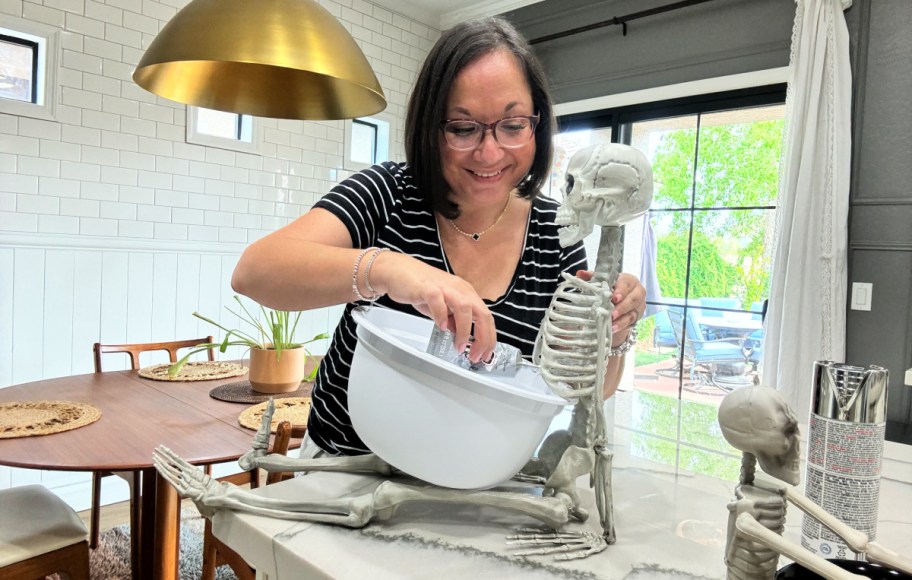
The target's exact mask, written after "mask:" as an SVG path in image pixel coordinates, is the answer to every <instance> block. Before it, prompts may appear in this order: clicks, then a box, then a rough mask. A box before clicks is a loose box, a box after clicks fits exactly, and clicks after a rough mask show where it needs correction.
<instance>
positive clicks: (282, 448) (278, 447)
mask: <svg viewBox="0 0 912 580" xmlns="http://www.w3.org/2000/svg"><path fill="white" fill-rule="evenodd" d="M306 432H307V427H306V426H305V425H292V424H291V423H290V422H288V421H282V422H281V423H279V425H278V427H276V434H275V439H274V440H273V443H272V453H281V454H282V455H287V454H288V446H289V444H290V443H291V440H292V439H293V438H294V439H300V438H301V437H303V436H304V434H305V433H306ZM292 477H294V474H293V473H288V472H287V471H274V472H272V473H270V474H269V475H268V476H267V477H266V485H269V484H270V483H277V482H279V481H285V480H286V479H291V478H292Z"/></svg>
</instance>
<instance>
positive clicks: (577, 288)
mask: <svg viewBox="0 0 912 580" xmlns="http://www.w3.org/2000/svg"><path fill="white" fill-rule="evenodd" d="M650 203H652V168H651V167H650V165H649V161H648V160H647V159H646V157H645V156H644V155H643V154H642V153H640V152H639V151H638V150H636V149H634V148H632V147H629V146H627V145H620V144H616V143H602V144H596V145H590V146H588V147H585V148H583V149H581V150H580V151H578V152H577V153H575V154H574V155H573V157H572V158H571V159H570V163H569V165H568V166H567V176H566V182H565V184H564V203H563V205H561V209H560V211H559V213H558V216H557V223H558V224H560V225H561V226H562V228H561V230H560V232H559V235H560V244H561V245H562V246H564V247H567V246H570V245H573V244H575V243H577V242H579V241H581V240H582V239H583V238H585V237H586V236H588V235H589V234H590V233H591V232H592V231H593V229H594V228H595V226H599V227H600V228H601V231H600V236H599V248H598V254H597V256H596V262H595V269H594V272H593V276H592V279H591V280H590V281H586V280H583V279H581V278H579V277H577V276H573V275H570V274H566V273H565V274H564V275H563V276H564V282H562V283H561V285H560V286H558V289H557V292H556V293H555V294H554V297H553V298H552V300H551V306H550V307H549V308H548V313H547V314H546V315H545V320H544V322H543V323H542V326H541V328H540V329H539V333H538V338H537V340H536V344H535V353H534V355H533V360H534V362H535V363H537V364H539V365H540V366H541V369H542V377H543V378H544V379H545V381H546V382H547V383H548V385H549V386H550V387H551V390H552V391H554V392H555V393H557V394H558V395H560V396H562V397H564V398H567V399H571V400H576V401H577V403H576V406H575V407H574V409H573V417H572V419H571V422H570V427H569V429H568V430H566V431H558V432H556V433H552V434H551V435H549V437H548V438H547V439H546V440H545V442H544V444H543V445H542V448H541V451H540V452H539V457H537V458H534V459H532V460H531V461H530V462H529V463H528V464H527V465H526V467H525V468H524V469H523V473H524V474H528V475H539V476H543V477H547V480H546V481H545V489H544V493H545V494H548V493H550V492H551V490H552V489H553V488H554V486H555V483H556V481H555V478H554V476H553V475H551V476H550V477H548V474H550V473H567V472H569V473H571V474H572V477H573V479H576V478H577V477H579V476H580V475H584V474H587V473H588V474H589V485H590V486H591V487H593V488H594V491H595V499H596V507H597V509H598V512H599V523H600V525H601V527H602V536H601V537H593V536H592V535H589V536H588V537H586V538H585V539H584V540H579V539H574V542H576V543H578V544H582V545H580V546H578V547H577V548H576V549H577V551H579V552H580V554H579V555H580V557H585V556H587V555H590V554H594V553H598V552H601V551H602V550H604V549H605V548H606V547H607V546H608V545H609V544H613V543H614V542H615V540H616V536H615V531H614V515H613V511H614V507H613V502H612V494H611V460H612V454H611V451H610V450H609V449H608V429H607V423H606V421H605V415H604V411H603V408H602V402H603V401H602V385H603V384H604V382H605V372H606V369H607V365H608V356H609V351H610V349H611V340H612V333H611V324H612V319H611V312H612V310H613V309H614V304H613V303H612V302H611V296H612V294H613V293H614V285H615V283H616V282H617V278H618V275H619V274H620V265H621V256H622V254H623V250H624V243H623V237H622V233H623V232H622V230H621V226H623V225H624V224H625V223H628V222H630V221H631V220H633V219H635V218H637V217H639V216H641V215H643V214H644V213H645V212H646V211H647V210H648V209H649V205H650ZM631 332H632V331H631ZM570 462H572V464H573V465H574V466H575V467H574V468H570V467H569V466H568V464H570ZM584 516H585V514H580V517H584ZM522 539H523V537H522V536H520V537H519V538H517V540H516V541H519V540H522ZM525 539H526V541H527V542H529V543H550V544H555V545H556V547H548V548H542V549H540V550H538V551H537V553H541V554H547V553H551V552H552V551H554V550H558V549H561V547H562V546H565V545H566V541H567V534H566V533H563V534H560V535H556V536H555V537H552V538H545V540H543V539H542V538H541V535H540V534H535V533H533V532H527V533H526V534H525Z"/></svg>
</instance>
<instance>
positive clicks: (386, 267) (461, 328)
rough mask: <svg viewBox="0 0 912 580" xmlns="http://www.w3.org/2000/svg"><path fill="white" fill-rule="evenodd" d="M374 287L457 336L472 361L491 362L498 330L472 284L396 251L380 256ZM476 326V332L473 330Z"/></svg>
mask: <svg viewBox="0 0 912 580" xmlns="http://www.w3.org/2000/svg"><path fill="white" fill-rule="evenodd" d="M370 277H371V286H372V287H373V288H374V289H375V290H377V291H378V292H381V293H384V294H387V295H388V296H389V297H390V299H392V300H394V301H395V302H399V303H400V304H409V305H411V306H412V307H413V308H415V310H417V311H418V312H420V313H422V314H424V315H425V316H427V317H429V318H431V319H432V320H433V321H434V324H436V325H437V326H438V327H439V328H441V329H443V330H449V331H451V332H453V334H454V335H455V342H456V349H457V350H459V351H460V352H462V351H463V350H465V348H466V347H470V352H469V360H471V361H472V362H479V361H482V360H489V359H490V358H491V356H492V355H493V354H494V345H495V343H496V341H497V330H496V329H495V327H494V316H493V315H492V314H491V311H490V310H488V307H487V305H486V304H485V303H484V301H483V300H482V299H481V297H480V296H479V295H478V293H477V292H476V291H475V288H473V287H472V285H471V284H469V283H468V282H466V281H465V280H463V279H462V278H460V277H458V276H454V275H453V274H449V273H447V272H445V271H443V270H440V269H438V268H434V267H433V266H429V265H427V264H425V263H423V262H421V261H420V260H417V259H415V258H412V257H411V256H406V255H404V254H399V253H396V252H383V253H382V254H380V255H378V256H377V259H376V260H375V262H374V264H373V267H372V268H371V272H370ZM473 323H474V330H473Z"/></svg>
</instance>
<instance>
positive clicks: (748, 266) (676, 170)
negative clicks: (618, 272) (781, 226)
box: [652, 120, 784, 309]
mask: <svg viewBox="0 0 912 580" xmlns="http://www.w3.org/2000/svg"><path fill="white" fill-rule="evenodd" d="M783 127H784V122H783V121H782V120H769V121H754V122H745V123H732V124H722V125H712V126H703V127H701V128H700V135H699V137H700V139H699V155H698V156H697V164H696V172H694V157H695V156H694V151H695V149H696V148H697V131H696V130H695V129H678V130H671V131H667V132H664V133H663V134H662V135H661V140H660V143H659V145H658V147H657V148H656V150H655V154H654V156H653V161H652V166H653V174H654V177H655V181H656V182H657V183H658V184H660V185H659V187H658V188H657V191H656V196H655V201H654V202H653V207H654V208H691V207H692V208H694V209H696V210H697V211H695V212H693V214H691V212H686V211H683V212H662V213H661V214H657V215H660V218H659V219H658V220H657V221H656V224H657V225H656V234H657V243H658V256H659V259H658V264H657V274H658V279H659V284H660V285H661V288H662V294H663V296H666V297H683V296H684V283H685V276H684V273H686V272H687V269H686V267H687V244H688V238H689V236H690V232H689V229H690V221H691V215H693V222H694V223H693V226H694V233H693V250H692V256H691V270H690V284H691V287H690V296H692V297H701V296H720V297H722V296H733V297H736V298H738V299H739V301H740V302H741V305H742V307H743V308H745V309H748V308H750V305H751V304H752V303H753V302H754V301H757V300H761V299H763V298H764V297H765V296H766V295H767V293H768V289H769V270H770V252H771V247H770V244H769V243H768V242H769V240H767V236H768V232H769V231H771V227H770V226H771V220H772V219H773V215H774V214H773V212H772V211H767V210H756V209H736V210H733V211H714V210H711V209H709V208H723V207H724V208H753V207H763V206H771V205H775V203H776V197H777V192H778V183H779V159H780V154H781V146H782V135H783ZM700 210H703V211H700Z"/></svg>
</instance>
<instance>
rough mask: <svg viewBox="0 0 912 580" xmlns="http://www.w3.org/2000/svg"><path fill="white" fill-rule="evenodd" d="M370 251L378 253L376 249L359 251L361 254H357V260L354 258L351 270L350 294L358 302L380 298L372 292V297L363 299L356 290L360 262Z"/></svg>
mask: <svg viewBox="0 0 912 580" xmlns="http://www.w3.org/2000/svg"><path fill="white" fill-rule="evenodd" d="M370 251H375V252H378V251H379V250H378V249H377V248H365V249H364V250H361V253H360V254H358V257H357V258H355V268H354V270H352V293H353V294H354V295H355V298H357V299H358V300H361V301H364V302H373V301H374V300H376V299H377V298H380V297H379V296H377V294H376V293H374V292H373V291H372V293H373V294H374V295H373V296H371V297H370V298H368V297H365V296H364V295H363V294H361V291H360V290H358V269H359V268H360V267H361V260H362V259H363V258H364V256H366V255H367V253H368V252H370ZM375 255H376V254H375Z"/></svg>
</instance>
